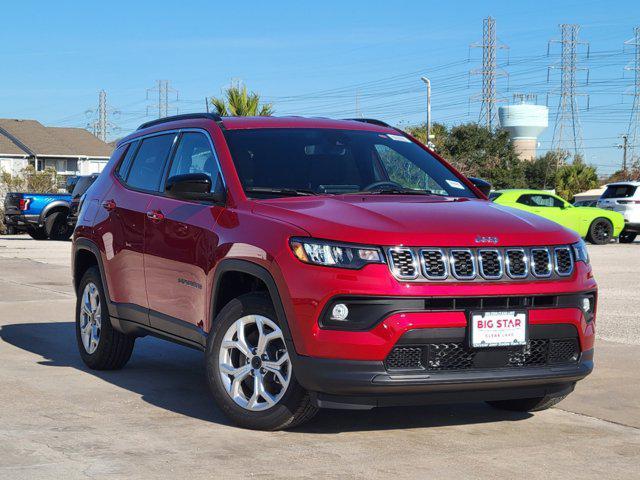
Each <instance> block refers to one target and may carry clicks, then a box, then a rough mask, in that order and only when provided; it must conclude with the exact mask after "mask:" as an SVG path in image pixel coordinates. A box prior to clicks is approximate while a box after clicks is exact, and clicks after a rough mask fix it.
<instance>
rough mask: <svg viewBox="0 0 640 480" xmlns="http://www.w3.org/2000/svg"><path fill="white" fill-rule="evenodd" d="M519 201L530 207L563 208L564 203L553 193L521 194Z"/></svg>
mask: <svg viewBox="0 0 640 480" xmlns="http://www.w3.org/2000/svg"><path fill="white" fill-rule="evenodd" d="M518 203H521V204H522V205H527V206H529V207H556V208H562V207H563V206H564V203H563V202H562V201H561V200H560V199H558V198H556V197H554V196H553V195H541V194H526V195H521V196H520V198H519V199H518Z"/></svg>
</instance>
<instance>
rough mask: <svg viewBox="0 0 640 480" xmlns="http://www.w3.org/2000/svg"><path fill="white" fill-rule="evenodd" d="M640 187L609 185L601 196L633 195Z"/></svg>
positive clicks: (620, 196) (618, 196) (624, 196)
mask: <svg viewBox="0 0 640 480" xmlns="http://www.w3.org/2000/svg"><path fill="white" fill-rule="evenodd" d="M637 188H638V187H636V186H633V185H609V186H608V187H607V189H606V190H605V191H604V193H603V194H602V197H600V198H629V197H633V195H634V194H635V193H636V189H637Z"/></svg>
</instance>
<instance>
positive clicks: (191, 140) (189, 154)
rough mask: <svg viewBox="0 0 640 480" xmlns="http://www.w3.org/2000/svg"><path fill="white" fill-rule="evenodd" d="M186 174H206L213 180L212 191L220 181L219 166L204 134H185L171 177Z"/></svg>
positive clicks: (177, 151) (178, 149) (174, 159)
mask: <svg viewBox="0 0 640 480" xmlns="http://www.w3.org/2000/svg"><path fill="white" fill-rule="evenodd" d="M185 173H206V174H207V175H209V177H210V178H211V183H212V191H216V182H217V181H218V180H219V179H220V176H219V170H218V165H217V163H216V159H215V156H214V153H213V151H212V149H211V143H210V142H209V138H208V137H207V136H206V135H205V134H203V133H197V132H187V133H184V134H183V135H182V137H181V139H180V143H179V144H178V148H177V149H176V153H175V155H174V157H173V162H172V163H171V169H170V170H169V177H173V176H174V175H183V174H185Z"/></svg>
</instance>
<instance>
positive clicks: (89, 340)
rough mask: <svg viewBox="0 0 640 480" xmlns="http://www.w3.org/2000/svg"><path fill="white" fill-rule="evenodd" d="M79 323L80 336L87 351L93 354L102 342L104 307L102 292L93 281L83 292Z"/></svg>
mask: <svg viewBox="0 0 640 480" xmlns="http://www.w3.org/2000/svg"><path fill="white" fill-rule="evenodd" d="M81 299H82V302H81V305H80V315H79V318H78V320H77V321H78V325H79V328H80V337H81V340H82V345H83V346H84V349H85V351H86V352H87V353H88V354H89V355H91V354H92V353H94V352H95V351H96V349H97V348H98V344H99V343H100V327H101V324H102V309H101V306H100V293H99V291H98V288H97V287H96V286H95V285H94V284H93V283H87V284H86V285H85V287H84V290H83V292H82V297H81Z"/></svg>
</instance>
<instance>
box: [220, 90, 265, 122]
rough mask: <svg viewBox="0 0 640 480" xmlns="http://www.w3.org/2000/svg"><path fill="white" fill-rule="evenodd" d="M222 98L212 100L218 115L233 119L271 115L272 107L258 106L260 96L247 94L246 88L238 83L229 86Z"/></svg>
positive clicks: (253, 93) (252, 93)
mask: <svg viewBox="0 0 640 480" xmlns="http://www.w3.org/2000/svg"><path fill="white" fill-rule="evenodd" d="M223 93H224V95H223V98H215V97H214V98H212V99H211V104H212V105H213V107H214V108H215V109H216V111H217V113H218V115H221V116H233V117H250V116H268V115H271V114H272V113H273V105H271V104H270V103H263V104H262V105H260V95H258V94H257V93H255V92H251V93H249V92H247V87H246V86H245V85H241V84H240V83H238V84H236V85H231V86H230V87H229V88H227V89H226V90H225V91H224V92H223Z"/></svg>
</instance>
